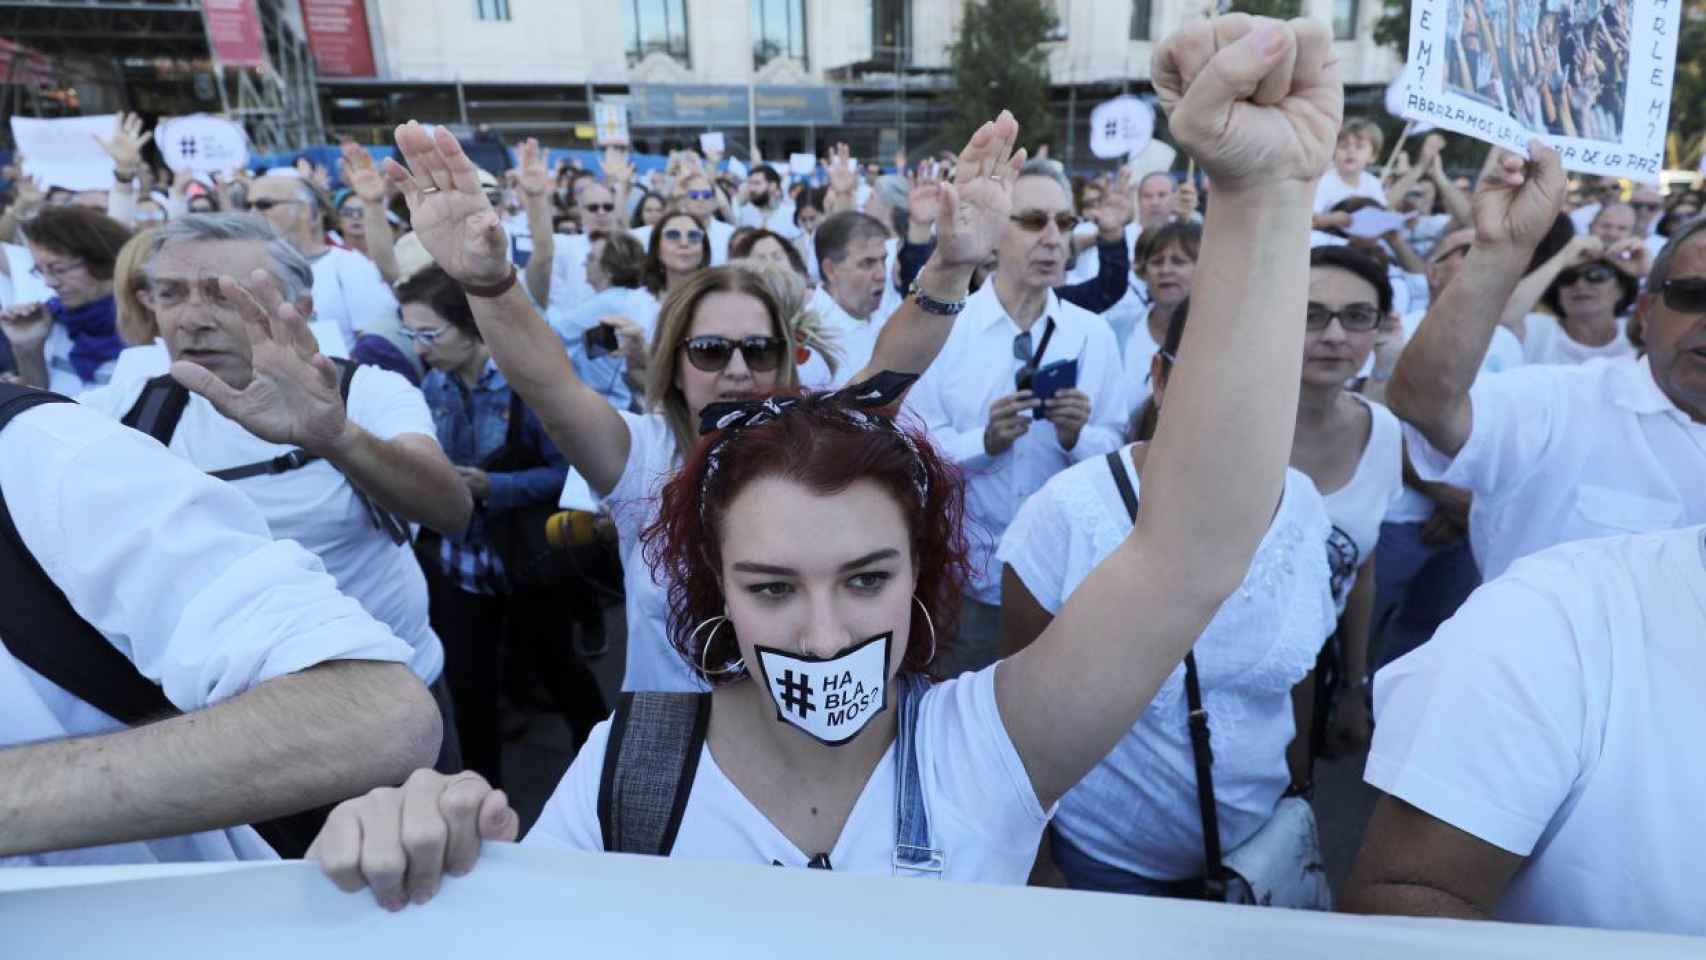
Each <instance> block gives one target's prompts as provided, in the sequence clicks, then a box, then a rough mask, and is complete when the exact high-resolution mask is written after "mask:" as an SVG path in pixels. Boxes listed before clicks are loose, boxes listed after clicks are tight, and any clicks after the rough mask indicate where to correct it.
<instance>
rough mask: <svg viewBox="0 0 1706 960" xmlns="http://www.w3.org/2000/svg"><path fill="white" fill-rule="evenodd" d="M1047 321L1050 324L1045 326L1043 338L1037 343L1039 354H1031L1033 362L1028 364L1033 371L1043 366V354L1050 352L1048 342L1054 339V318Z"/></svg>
mask: <svg viewBox="0 0 1706 960" xmlns="http://www.w3.org/2000/svg"><path fill="white" fill-rule="evenodd" d="M1046 319H1047V321H1048V322H1047V323H1045V324H1043V338H1042V340H1041V341H1039V342H1038V343H1037V352H1036V353H1033V354H1031V362H1030V363H1028V364H1026V366H1028V367H1030V368H1031V369H1032V370H1035V369H1036V368H1037V367H1039V366H1041V365H1042V362H1043V354H1045V353H1047V352H1048V342H1049V341H1050V340H1053V339H1054V318H1053V317H1048V318H1046Z"/></svg>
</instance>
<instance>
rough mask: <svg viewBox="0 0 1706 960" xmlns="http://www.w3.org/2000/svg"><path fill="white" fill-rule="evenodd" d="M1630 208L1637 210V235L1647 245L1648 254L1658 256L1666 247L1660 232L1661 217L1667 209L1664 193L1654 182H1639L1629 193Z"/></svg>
mask: <svg viewBox="0 0 1706 960" xmlns="http://www.w3.org/2000/svg"><path fill="white" fill-rule="evenodd" d="M1629 208H1630V209H1631V210H1634V211H1635V236H1637V237H1640V238H1641V240H1642V242H1643V243H1645V244H1646V245H1647V256H1649V257H1657V256H1658V255H1659V251H1660V250H1663V249H1664V248H1665V238H1664V237H1661V236H1659V234H1658V227H1659V219H1660V216H1661V215H1662V214H1663V213H1664V211H1665V198H1664V194H1662V193H1660V192H1659V188H1658V187H1656V186H1654V185H1653V184H1650V183H1637V184H1635V190H1634V192H1632V193H1630V194H1629Z"/></svg>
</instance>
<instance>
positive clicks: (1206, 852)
mask: <svg viewBox="0 0 1706 960" xmlns="http://www.w3.org/2000/svg"><path fill="white" fill-rule="evenodd" d="M1108 471H1109V472H1110V473H1112V474H1113V475H1114V486H1116V487H1118V488H1119V491H1120V499H1121V500H1124V501H1125V509H1126V513H1127V514H1128V515H1129V516H1130V517H1131V521H1132V523H1136V522H1137V491H1136V490H1133V489H1132V486H1131V478H1130V477H1127V476H1126V474H1125V461H1124V460H1123V459H1122V454H1121V451H1119V450H1114V451H1112V452H1110V453H1109V454H1108ZM1185 704H1186V706H1187V707H1188V708H1189V709H1190V714H1189V722H1190V728H1191V755H1192V757H1193V758H1194V759H1195V761H1196V768H1197V811H1198V813H1199V814H1200V815H1201V816H1202V845H1203V864H1204V866H1203V886H1204V888H1205V890H1204V893H1205V895H1206V896H1207V897H1208V899H1210V900H1220V899H1224V897H1223V894H1224V893H1225V882H1224V881H1223V880H1222V879H1221V869H1220V866H1221V865H1220V811H1219V810H1218V809H1217V808H1216V807H1215V804H1214V750H1213V749H1212V747H1211V745H1210V743H1209V729H1208V711H1207V710H1205V709H1203V704H1202V687H1201V685H1200V684H1199V683H1198V682H1197V655H1196V653H1195V652H1194V651H1193V652H1191V653H1187V654H1185Z"/></svg>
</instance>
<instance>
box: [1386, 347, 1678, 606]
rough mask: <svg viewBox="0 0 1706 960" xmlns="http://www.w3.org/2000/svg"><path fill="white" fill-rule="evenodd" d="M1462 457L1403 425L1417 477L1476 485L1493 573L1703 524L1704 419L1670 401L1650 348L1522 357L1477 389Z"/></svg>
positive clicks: (1489, 574)
mask: <svg viewBox="0 0 1706 960" xmlns="http://www.w3.org/2000/svg"><path fill="white" fill-rule="evenodd" d="M1469 400H1470V404H1471V405H1472V407H1473V410H1474V414H1473V418H1472V419H1473V426H1472V427H1471V429H1470V433H1469V440H1468V442H1467V443H1465V444H1464V445H1463V449H1462V450H1459V451H1458V453H1457V456H1456V457H1447V456H1446V455H1444V454H1442V453H1440V452H1439V451H1438V450H1436V449H1434V447H1433V445H1432V444H1430V443H1428V441H1427V438H1426V437H1424V436H1423V435H1422V433H1421V431H1419V430H1417V429H1416V428H1415V427H1413V426H1409V425H1405V428H1404V433H1405V440H1406V442H1407V444H1408V449H1409V452H1410V462H1411V464H1413V465H1414V466H1415V468H1416V474H1417V476H1419V477H1421V478H1422V479H1423V480H1427V481H1429V482H1434V483H1449V484H1451V485H1453V486H1458V487H1467V488H1468V489H1469V490H1470V491H1471V492H1472V493H1474V494H1475V502H1474V504H1473V505H1472V506H1471V507H1470V509H1469V545H1470V548H1471V550H1473V551H1474V554H1475V560H1476V562H1477V563H1478V564H1479V565H1480V567H1481V572H1482V575H1483V577H1484V578H1486V579H1488V580H1490V579H1493V578H1494V577H1497V576H1499V575H1500V574H1502V573H1504V572H1505V569H1506V568H1508V567H1509V566H1510V565H1511V562H1512V561H1514V560H1516V559H1517V558H1518V557H1524V556H1527V555H1528V554H1531V553H1534V552H1535V551H1537V550H1543V549H1545V548H1546V547H1550V546H1552V545H1553V544H1556V543H1564V542H1566V541H1570V540H1586V539H1589V538H1592V537H1604V536H1610V535H1613V534H1619V533H1643V532H1646V531H1649V530H1666V529H1670V528H1672V527H1679V526H1682V525H1684V524H1690V523H1701V522H1706V424H1701V423H1696V422H1694V421H1693V420H1692V419H1690V418H1689V416H1688V415H1687V414H1685V413H1683V412H1682V411H1681V410H1680V409H1678V408H1677V406H1676V404H1674V403H1671V402H1670V398H1668V397H1666V396H1665V395H1664V393H1663V392H1661V391H1660V390H1659V387H1658V384H1657V383H1655V382H1654V381H1653V375H1652V370H1651V368H1650V366H1649V365H1648V361H1647V360H1646V359H1645V358H1642V359H1639V360H1637V359H1635V358H1633V357H1625V358H1623V359H1620V360H1595V361H1592V362H1590V363H1585V364H1581V365H1579V366H1537V367H1521V368H1518V369H1516V370H1510V371H1507V372H1505V373H1501V374H1499V375H1498V376H1496V377H1483V378H1481V379H1480V380H1478V381H1477V382H1476V384H1475V386H1474V387H1473V388H1471V389H1470V391H1469Z"/></svg>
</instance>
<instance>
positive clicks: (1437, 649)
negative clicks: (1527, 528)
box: [1363, 576, 1591, 856]
mask: <svg viewBox="0 0 1706 960" xmlns="http://www.w3.org/2000/svg"><path fill="white" fill-rule="evenodd" d="M1579 639H1580V638H1578V637H1577V635H1576V633H1575V631H1574V630H1573V629H1572V626H1571V623H1570V621H1569V620H1568V618H1567V617H1566V616H1565V614H1564V611H1563V610H1562V609H1561V608H1560V606H1559V605H1558V603H1557V602H1556V601H1555V600H1554V598H1553V597H1551V596H1548V595H1547V593H1546V592H1544V591H1542V590H1539V589H1535V588H1534V587H1533V586H1531V585H1529V584H1528V583H1525V582H1523V581H1522V580H1521V579H1518V578H1513V577H1510V576H1506V577H1502V578H1500V579H1498V580H1495V581H1493V582H1492V583H1490V584H1488V585H1486V586H1484V587H1482V588H1481V589H1480V590H1477V591H1476V592H1475V593H1474V595H1473V596H1471V597H1470V598H1469V600H1468V602H1467V603H1465V604H1464V605H1463V607H1462V609H1460V610H1459V611H1458V612H1457V615H1456V616H1454V617H1452V618H1451V619H1450V620H1448V621H1446V623H1445V624H1444V625H1443V626H1441V627H1440V628H1439V631H1438V632H1437V633H1435V634H1434V637H1433V639H1432V640H1430V641H1428V642H1427V643H1426V644H1424V645H1422V646H1421V647H1420V648H1418V649H1416V650H1415V651H1413V652H1412V653H1410V654H1408V655H1406V656H1404V657H1402V658H1400V659H1398V660H1397V661H1394V662H1393V663H1392V664H1390V665H1388V666H1386V667H1382V668H1381V670H1380V672H1379V673H1378V674H1376V675H1375V695H1374V705H1375V710H1376V724H1375V728H1374V743H1373V745H1372V747H1371V748H1370V750H1369V754H1368V766H1367V768H1366V770H1365V772H1364V775H1363V776H1364V779H1366V780H1367V781H1368V782H1369V783H1370V784H1373V785H1374V786H1376V787H1378V788H1380V789H1381V790H1383V791H1385V792H1386V793H1388V794H1391V795H1392V796H1394V797H1397V798H1399V799H1400V800H1403V801H1405V802H1406V803H1409V804H1411V805H1412V806H1414V807H1416V808H1418V809H1420V810H1422V811H1424V812H1426V813H1428V814H1429V815H1431V816H1433V817H1436V818H1438V819H1440V820H1443V821H1445V822H1446V823H1449V824H1451V825H1452V826H1454V827H1457V828H1458V829H1460V830H1463V831H1466V832H1468V833H1471V834H1474V835H1475V836H1477V837H1479V838H1481V839H1482V840H1485V841H1487V842H1488V843H1491V844H1493V845H1494V846H1497V847H1501V848H1503V849H1505V850H1509V851H1510V852H1512V853H1515V854H1518V855H1521V856H1527V855H1528V854H1529V853H1530V852H1531V851H1532V850H1533V849H1534V844H1535V842H1536V841H1537V840H1538V839H1539V838H1540V836H1541V835H1542V833H1544V832H1545V830H1546V827H1547V825H1548V824H1549V823H1550V822H1551V820H1552V817H1553V815H1554V814H1555V813H1556V812H1557V811H1558V809H1559V807H1560V805H1561V804H1563V803H1564V801H1565V798H1566V797H1567V796H1568V794H1569V793H1570V790H1571V788H1572V786H1573V784H1574V783H1575V780H1576V778H1577V776H1578V775H1579V774H1580V773H1581V771H1582V766H1583V764H1582V758H1581V756H1580V752H1581V743H1582V736H1583V730H1584V725H1585V724H1588V723H1590V722H1591V721H1590V718H1589V717H1588V716H1587V710H1586V709H1585V707H1584V702H1585V700H1586V697H1585V692H1584V690H1583V681H1582V652H1581V650H1580V649H1578V643H1579Z"/></svg>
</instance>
